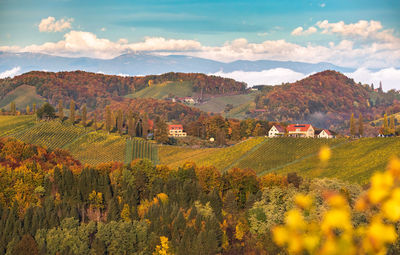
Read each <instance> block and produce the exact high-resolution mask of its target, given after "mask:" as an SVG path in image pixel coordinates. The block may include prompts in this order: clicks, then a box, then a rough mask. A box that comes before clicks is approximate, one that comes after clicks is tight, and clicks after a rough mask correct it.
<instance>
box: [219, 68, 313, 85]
mask: <svg viewBox="0 0 400 255" xmlns="http://www.w3.org/2000/svg"><path fill="white" fill-rule="evenodd" d="M212 75H217V76H221V77H226V78H232V79H235V80H237V81H242V82H246V83H247V84H248V85H249V86H254V85H277V84H281V83H282V82H295V81H297V80H301V79H303V78H305V77H306V76H307V75H305V74H302V73H298V72H295V71H293V70H290V69H286V68H274V69H269V70H263V71H260V72H245V71H234V72H231V73H224V72H217V73H213V74H212Z"/></svg>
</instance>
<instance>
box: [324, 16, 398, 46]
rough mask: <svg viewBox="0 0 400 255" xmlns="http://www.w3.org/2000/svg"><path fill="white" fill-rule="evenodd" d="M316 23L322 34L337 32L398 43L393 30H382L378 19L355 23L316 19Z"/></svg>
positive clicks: (349, 35) (348, 35) (347, 35)
mask: <svg viewBox="0 0 400 255" xmlns="http://www.w3.org/2000/svg"><path fill="white" fill-rule="evenodd" d="M316 25H317V26H318V27H319V28H320V29H322V33H323V34H339V35H342V36H346V37H353V38H361V39H372V40H378V41H382V42H391V43H397V44H398V45H399V44H400V39H399V38H397V37H396V36H394V31H393V30H392V29H386V30H383V26H382V24H381V22H380V21H375V20H370V21H367V20H359V21H358V22H357V23H350V24H345V23H344V22H343V21H339V22H336V23H330V22H329V21H328V20H323V21H318V22H317V24H316Z"/></svg>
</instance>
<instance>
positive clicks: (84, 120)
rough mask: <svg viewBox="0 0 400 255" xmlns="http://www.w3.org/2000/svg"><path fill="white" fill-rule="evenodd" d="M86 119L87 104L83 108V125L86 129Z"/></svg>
mask: <svg viewBox="0 0 400 255" xmlns="http://www.w3.org/2000/svg"><path fill="white" fill-rule="evenodd" d="M86 117H87V109H86V104H84V105H83V107H82V125H83V126H84V127H86Z"/></svg>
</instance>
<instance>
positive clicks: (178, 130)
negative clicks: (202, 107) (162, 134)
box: [168, 125, 187, 137]
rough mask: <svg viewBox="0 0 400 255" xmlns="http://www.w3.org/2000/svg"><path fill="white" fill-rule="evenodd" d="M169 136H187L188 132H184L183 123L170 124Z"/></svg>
mask: <svg viewBox="0 0 400 255" xmlns="http://www.w3.org/2000/svg"><path fill="white" fill-rule="evenodd" d="M168 130H169V136H173V137H184V136H187V134H186V132H183V127H182V125H169V126H168Z"/></svg>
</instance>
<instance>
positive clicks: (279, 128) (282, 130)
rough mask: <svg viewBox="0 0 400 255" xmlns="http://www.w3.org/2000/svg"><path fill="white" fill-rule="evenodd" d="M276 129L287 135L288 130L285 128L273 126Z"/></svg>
mask: <svg viewBox="0 0 400 255" xmlns="http://www.w3.org/2000/svg"><path fill="white" fill-rule="evenodd" d="M273 127H275V128H276V129H278V131H279V132H281V133H285V131H286V129H285V127H282V126H281V125H273Z"/></svg>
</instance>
